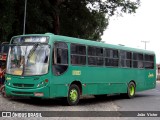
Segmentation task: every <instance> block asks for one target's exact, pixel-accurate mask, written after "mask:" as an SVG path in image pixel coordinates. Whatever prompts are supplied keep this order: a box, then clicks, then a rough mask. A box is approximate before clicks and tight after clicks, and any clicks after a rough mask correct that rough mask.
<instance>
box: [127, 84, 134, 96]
mask: <svg viewBox="0 0 160 120" xmlns="http://www.w3.org/2000/svg"><path fill="white" fill-rule="evenodd" d="M135 92H136V86H135V83H134V82H130V83H129V84H128V90H127V97H128V98H133V97H134V96H135Z"/></svg>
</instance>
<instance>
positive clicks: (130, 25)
mask: <svg viewBox="0 0 160 120" xmlns="http://www.w3.org/2000/svg"><path fill="white" fill-rule="evenodd" d="M159 5H160V0H152V1H149V0H141V6H140V7H139V9H138V10H137V12H136V13H135V14H125V15H124V17H112V18H111V19H110V24H109V26H108V28H107V30H106V31H105V32H104V35H103V36H102V40H103V41H105V42H106V43H111V44H123V45H125V46H129V47H134V48H142V49H144V46H145V45H144V43H142V42H141V41H149V43H147V49H148V50H152V51H155V52H156V55H157V62H158V63H160V44H159V40H160V33H159V31H160V14H159V11H160V7H159Z"/></svg>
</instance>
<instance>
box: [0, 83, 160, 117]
mask: <svg viewBox="0 0 160 120" xmlns="http://www.w3.org/2000/svg"><path fill="white" fill-rule="evenodd" d="M63 102H64V101H63V100H61V99H46V100H33V99H27V98H12V99H9V98H3V97H2V96H1V95H0V111H115V112H114V114H121V111H160V82H157V87H156V88H155V89H152V90H147V91H143V92H138V93H136V96H135V97H134V98H133V99H125V98H123V97H121V96H120V95H112V96H106V97H104V98H103V99H97V98H95V97H93V96H88V97H83V98H82V99H81V100H80V102H79V104H78V105H77V106H66V105H65V104H64V103H63ZM84 118H85V119H87V120H94V119H107V120H119V119H122V120H124V119H125V120H127V119H133V120H135V118H133V117H131V118H127V117H84ZM84 118H83V117H71V118H68V117H54V118H47V117H46V118H32V119H35V120H36V119H39V120H41V119H47V120H48V119H58V120H63V119H84ZM136 118H138V119H143V120H146V119H147V120H148V119H151V120H156V119H157V120H160V117H154V118H153V117H148V118H146V117H142V118H140V117H136ZM0 119H4V120H5V119H6V120H8V119H11V120H14V119H15V120H17V118H0ZM18 119H22V120H23V119H27V118H18Z"/></svg>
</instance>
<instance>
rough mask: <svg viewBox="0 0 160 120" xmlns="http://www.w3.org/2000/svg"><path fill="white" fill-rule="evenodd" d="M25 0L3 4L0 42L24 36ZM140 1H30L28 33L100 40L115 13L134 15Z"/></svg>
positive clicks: (27, 22) (6, 0)
mask: <svg viewBox="0 0 160 120" xmlns="http://www.w3.org/2000/svg"><path fill="white" fill-rule="evenodd" d="M24 3H25V0H1V1H0V13H1V14H0V39H1V41H9V39H10V38H11V37H12V36H13V35H18V34H22V33H23V21H24ZM139 3H140V1H139V0H137V1H135V0H28V1H27V17H26V34H32V33H46V32H52V33H54V34H61V35H66V36H72V37H79V38H85V39H92V40H100V39H101V36H102V35H103V31H104V30H105V29H106V27H107V26H108V24H109V22H108V20H109V18H110V17H111V16H113V15H115V14H119V15H120V14H122V13H129V14H130V13H135V12H136V9H137V8H138V7H139Z"/></svg>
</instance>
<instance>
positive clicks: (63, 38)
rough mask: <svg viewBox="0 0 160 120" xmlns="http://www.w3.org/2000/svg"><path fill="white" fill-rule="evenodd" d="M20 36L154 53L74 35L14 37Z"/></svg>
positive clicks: (148, 52)
mask: <svg viewBox="0 0 160 120" xmlns="http://www.w3.org/2000/svg"><path fill="white" fill-rule="evenodd" d="M20 36H49V37H50V38H51V39H50V41H49V42H50V43H53V42H54V41H55V40H56V41H64V42H71V43H77V44H84V45H89V46H97V47H104V48H112V49H121V50H126V51H133V52H138V53H147V54H155V53H154V52H153V51H149V50H143V49H138V48H131V47H126V46H121V45H112V44H107V43H102V42H97V41H93V40H86V39H80V38H74V37H68V36H61V35H54V34H52V33H46V34H26V35H19V36H14V37H20Z"/></svg>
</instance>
